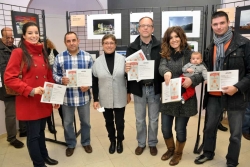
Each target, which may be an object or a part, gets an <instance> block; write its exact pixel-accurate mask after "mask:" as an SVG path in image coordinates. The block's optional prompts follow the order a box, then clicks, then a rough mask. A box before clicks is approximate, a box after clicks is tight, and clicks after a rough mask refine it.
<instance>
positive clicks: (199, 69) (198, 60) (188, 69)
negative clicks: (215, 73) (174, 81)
mask: <svg viewBox="0 0 250 167" xmlns="http://www.w3.org/2000/svg"><path fill="white" fill-rule="evenodd" d="M182 72H183V74H182V75H181V77H183V76H184V77H190V76H192V75H194V74H200V73H201V74H202V76H203V78H204V80H205V82H206V80H207V69H206V67H205V66H204V65H203V64H202V56H201V53H199V52H193V53H192V55H191V59H190V63H187V64H186V65H185V66H184V67H182ZM182 82H184V79H182ZM194 94H195V88H193V87H191V86H190V87H188V88H187V89H186V92H184V93H183V94H182V99H181V102H182V104H184V103H185V101H186V100H188V99H189V98H191V97H192V96H194Z"/></svg>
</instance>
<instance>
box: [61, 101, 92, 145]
mask: <svg viewBox="0 0 250 167" xmlns="http://www.w3.org/2000/svg"><path fill="white" fill-rule="evenodd" d="M89 105H90V103H87V104H85V105H83V106H77V107H75V106H66V105H63V106H62V111H63V126H64V137H65V141H66V143H67V145H68V147H69V148H75V146H76V134H75V131H74V127H73V122H74V116H75V109H76V108H77V111H78V115H79V119H80V122H81V144H82V146H86V145H90V128H91V127H90V108H89Z"/></svg>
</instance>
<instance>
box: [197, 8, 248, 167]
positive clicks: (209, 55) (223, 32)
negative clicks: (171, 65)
mask: <svg viewBox="0 0 250 167" xmlns="http://www.w3.org/2000/svg"><path fill="white" fill-rule="evenodd" d="M229 23H230V22H229V20H228V15H227V14H226V13H225V12H222V11H219V12H215V13H214V14H213V15H212V23H211V25H212V29H213V32H214V36H213V42H212V43H211V44H210V46H209V47H208V48H207V50H206V53H205V55H204V63H205V64H206V65H207V67H208V71H222V70H239V81H238V82H237V83H236V84H234V85H230V86H225V87H224V88H223V91H222V92H209V93H208V92H207V93H206V95H205V98H204V106H205V108H206V122H205V129H204V147H203V154H202V155H200V156H199V157H197V158H196V159H195V161H194V162H195V163H196V164H202V163H204V162H206V161H207V160H212V159H213V157H214V155H215V146H216V134H217V127H218V124H219V123H220V119H221V116H222V114H223V111H227V114H228V122H229V127H230V139H229V141H230V143H229V146H228V153H227V156H226V160H227V166H228V167H234V166H237V165H238V158H239V154H240V146H241V136H242V122H243V118H244V113H245V110H246V106H247V101H248V94H247V93H246V92H248V91H249V88H250V87H249V85H250V41H249V40H248V39H247V38H245V37H243V36H241V35H240V34H238V33H237V32H232V30H231V28H230V27H229Z"/></svg>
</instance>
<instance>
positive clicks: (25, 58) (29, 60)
mask: <svg viewBox="0 0 250 167" xmlns="http://www.w3.org/2000/svg"><path fill="white" fill-rule="evenodd" d="M30 26H35V27H37V29H38V32H39V27H38V26H37V24H36V23H34V22H27V23H25V24H24V25H23V28H22V32H23V35H25V34H26V32H27V29H28V28H29V27H30ZM23 35H22V36H21V41H20V42H19V44H18V47H20V48H21V49H22V51H23V61H24V62H25V63H26V64H27V70H28V71H29V70H30V67H31V65H32V64H33V60H32V57H31V56H30V53H29V52H28V50H27V48H26V46H25V44H24V41H25V39H24V38H23ZM38 42H39V43H41V40H40V38H39V40H38ZM43 58H44V61H45V63H46V65H47V67H50V66H49V61H48V54H47V52H46V51H45V49H44V48H43Z"/></svg>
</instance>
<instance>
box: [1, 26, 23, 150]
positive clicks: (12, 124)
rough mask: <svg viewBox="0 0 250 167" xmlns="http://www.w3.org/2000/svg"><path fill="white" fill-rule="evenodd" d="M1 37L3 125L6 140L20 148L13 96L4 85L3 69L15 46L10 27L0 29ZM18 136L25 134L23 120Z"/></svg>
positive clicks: (21, 145) (21, 144) (20, 123)
mask: <svg viewBox="0 0 250 167" xmlns="http://www.w3.org/2000/svg"><path fill="white" fill-rule="evenodd" d="M1 34H2V38H1V39H0V69H1V74H0V75H1V82H2V87H0V100H2V101H3V102H4V105H5V125H6V131H7V141H8V142H9V143H10V144H11V145H12V146H14V147H15V148H22V147H23V146H24V144H23V143H22V142H21V141H19V140H17V139H16V134H17V130H16V109H15V98H16V97H15V96H13V95H8V94H6V90H5V87H4V79H3V76H4V71H5V68H6V66H7V64H8V62H9V59H10V55H11V52H12V50H13V49H15V48H16V46H15V45H13V42H14V38H13V35H12V29H11V28H9V27H5V28H3V29H2V30H1ZM19 128H20V137H22V136H26V127H25V122H22V121H20V122H19Z"/></svg>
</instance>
